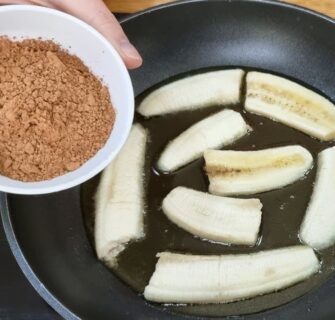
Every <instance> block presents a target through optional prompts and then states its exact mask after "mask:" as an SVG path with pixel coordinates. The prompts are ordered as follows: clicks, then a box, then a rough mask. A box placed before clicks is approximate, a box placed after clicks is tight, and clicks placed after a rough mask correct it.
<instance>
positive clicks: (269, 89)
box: [245, 72, 335, 141]
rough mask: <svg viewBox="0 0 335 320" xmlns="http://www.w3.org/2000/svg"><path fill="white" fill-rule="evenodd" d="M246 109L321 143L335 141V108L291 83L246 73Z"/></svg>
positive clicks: (263, 74) (314, 94)
mask: <svg viewBox="0 0 335 320" xmlns="http://www.w3.org/2000/svg"><path fill="white" fill-rule="evenodd" d="M245 109H246V110H247V111H250V112H252V113H255V114H259V115H262V116H265V117H268V118H271V119H273V120H277V121H279V122H282V123H284V124H286V125H288V126H290V127H293V128H295V129H297V130H300V131H302V132H304V133H307V134H308V135H310V136H312V137H315V138H318V139H320V140H326V141H327V140H333V139H334V138H335V105H334V104H333V103H331V102H330V101H329V100H327V99H326V98H324V97H322V96H321V95H319V94H317V93H315V92H313V91H312V90H309V89H307V88H305V87H303V86H301V85H299V84H297V83H295V82H293V81H290V80H287V79H284V78H281V77H278V76H274V75H271V74H267V73H260V72H249V73H248V75H247V96H246V101H245Z"/></svg>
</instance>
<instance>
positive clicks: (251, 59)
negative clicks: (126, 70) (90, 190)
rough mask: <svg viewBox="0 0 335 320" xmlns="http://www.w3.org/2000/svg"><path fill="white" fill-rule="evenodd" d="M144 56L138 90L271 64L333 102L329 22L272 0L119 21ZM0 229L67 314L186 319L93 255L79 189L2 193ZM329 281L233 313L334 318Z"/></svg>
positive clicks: (211, 4) (198, 4) (172, 9)
mask: <svg viewBox="0 0 335 320" xmlns="http://www.w3.org/2000/svg"><path fill="white" fill-rule="evenodd" d="M123 27H124V28H125V31H126V33H127V34H128V35H129V37H130V39H131V41H132V42H133V43H134V44H135V45H136V46H137V47H138V49H139V51H140V52H141V53H142V55H143V58H144V65H143V67H142V68H141V69H139V70H136V71H132V72H131V77H132V80H133V84H134V87H135V93H136V94H140V93H142V92H143V91H145V90H146V89H148V88H150V87H151V86H153V85H155V84H156V83H159V82H161V81H163V80H165V79H168V78H169V77H171V76H174V75H176V74H180V73H184V72H188V71H190V70H195V69H200V68H208V67H215V66H226V67H229V66H243V67H250V68H257V69H266V70H272V71H273V72H274V73H280V74H285V75H287V76H288V77H291V78H295V79H301V81H303V82H304V83H306V84H308V85H310V86H311V87H314V88H318V89H319V90H320V91H321V93H323V94H325V95H326V96H328V97H329V98H330V99H332V100H333V101H334V100H335V90H334V85H335V64H334V52H335V24H334V21H333V20H331V19H330V18H327V17H324V16H322V15H320V14H317V13H315V12H312V11H309V10H306V9H302V8H299V7H295V6H292V5H288V4H284V3H279V2H274V1H246V0H235V1H230V0H227V1H225V0H222V1H215V0H212V1H198V0H195V1H181V2H177V3H173V4H169V5H165V6H160V7H158V8H155V9H152V10H147V11H145V12H143V13H139V14H136V15H133V16H131V17H130V18H127V19H126V20H124V21H123ZM0 205H1V214H2V219H3V224H4V228H5V232H6V235H7V238H8V241H9V244H10V246H11V249H12V251H13V253H14V255H15V258H16V260H17V261H18V263H19V265H20V267H21V268H22V270H23V272H24V273H25V275H26V276H27V278H28V279H29V281H30V282H31V283H32V285H33V286H34V287H35V289H36V290H37V291H38V292H39V294H40V295H41V296H42V297H43V298H44V299H45V300H46V301H47V302H48V303H49V304H50V305H51V306H52V307H53V308H54V309H55V310H56V311H57V312H59V313H60V314H61V315H62V316H63V317H65V318H66V319H94V320H100V319H101V320H102V319H146V320H150V319H185V316H183V315H181V314H173V313H171V312H170V311H169V308H168V307H162V306H158V305H152V304H150V303H147V302H145V301H144V299H143V298H142V297H141V296H139V295H138V294H137V293H135V292H134V291H132V290H131V289H130V288H129V287H128V286H127V285H125V284H124V283H123V282H122V281H120V280H119V279H118V278H117V277H116V276H115V275H114V274H113V273H112V272H110V271H109V270H108V269H107V268H106V267H105V266H104V265H102V264H101V263H99V262H98V261H97V259H96V256H95V253H94V250H93V248H92V246H91V245H90V242H89V241H88V237H87V234H86V231H85V228H84V224H83V218H82V212H81V203H80V188H79V187H77V188H74V189H70V190H67V191H64V192H59V193H54V194H50V195H43V196H29V197H28V196H18V195H11V194H1V195H0ZM334 301H335V277H331V278H330V279H329V280H328V281H327V282H325V283H323V284H322V285H321V286H320V287H318V288H316V289H314V290H312V291H311V292H309V293H308V294H306V295H304V296H302V297H300V298H299V299H296V300H294V301H292V302H290V303H288V304H285V305H282V306H280V307H277V308H274V309H271V310H268V311H265V312H262V313H259V314H251V315H247V316H240V317H236V318H234V319H250V320H251V319H269V320H270V319H276V320H278V319H306V320H312V319H334V318H335V303H334Z"/></svg>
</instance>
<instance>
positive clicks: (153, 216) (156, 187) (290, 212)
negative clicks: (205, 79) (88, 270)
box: [81, 68, 335, 317]
mask: <svg viewBox="0 0 335 320" xmlns="http://www.w3.org/2000/svg"><path fill="white" fill-rule="evenodd" d="M244 69H245V68H244ZM212 70H213V69H205V70H198V71H197V72H196V73H199V72H200V73H201V72H206V71H212ZM192 74H194V73H188V74H187V75H192ZM187 75H185V74H184V75H179V76H177V77H174V78H172V79H169V81H168V82H170V81H174V80H176V79H179V78H183V77H185V76H187ZM163 84H165V82H164V83H163ZM155 88H156V86H155V87H154V88H153V89H151V90H148V92H151V91H152V90H154V89H155ZM243 91H245V88H244V89H243ZM148 92H145V93H144V94H142V95H140V96H139V97H138V99H137V102H138V103H137V104H139V103H140V101H141V100H142V99H143V97H145V96H146V95H147V94H148ZM243 96H244V93H243ZM222 109H225V107H222V106H213V107H212V108H208V109H206V110H196V111H185V112H181V113H177V114H171V115H164V116H161V117H153V118H150V119H144V118H143V117H141V116H137V117H136V119H135V122H139V123H141V124H142V126H144V127H145V128H147V129H148V130H149V135H150V142H149V144H148V148H147V155H146V169H145V175H146V179H145V181H146V183H145V184H146V196H145V203H146V204H145V218H144V219H145V230H146V231H145V232H146V236H145V238H144V239H143V240H140V241H137V242H133V243H131V244H130V245H129V246H128V247H127V248H126V249H125V250H124V251H123V252H122V253H121V254H120V256H119V258H118V265H117V266H116V267H114V268H113V271H114V272H115V273H116V274H117V275H118V276H119V277H120V278H121V279H122V280H123V281H124V282H125V283H127V284H128V285H129V286H130V287H131V288H133V289H134V290H135V291H137V292H138V293H139V294H141V293H142V292H143V291H144V288H145V286H146V285H147V284H148V282H149V280H150V277H151V275H152V273H153V272H154V270H155V265H156V262H157V260H158V259H157V258H156V254H157V253H159V252H164V251H172V252H179V253H186V254H200V255H207V254H213V255H220V254H241V253H251V252H258V251H260V250H268V249H275V248H280V247H285V246H293V245H299V244H300V241H299V239H298V231H299V228H300V224H301V221H302V219H303V217H304V215H305V210H306V208H307V205H308V202H309V199H310V196H311V194H312V189H313V182H314V180H315V175H316V167H317V166H316V165H314V167H313V169H312V170H311V171H310V172H309V173H308V175H307V176H306V178H304V179H302V180H299V181H297V182H295V183H293V184H291V185H289V186H287V187H284V188H281V189H278V190H273V191H269V192H265V193H261V194H255V195H251V196H244V197H245V198H259V199H260V200H261V202H262V203H263V209H262V211H263V215H262V226H261V231H260V235H261V237H260V238H259V241H258V243H257V245H256V246H254V247H249V246H236V245H231V246H229V245H223V244H220V243H213V242H209V241H205V240H202V239H200V238H197V237H194V236H193V235H192V234H190V233H188V232H186V231H184V230H183V229H181V228H179V227H178V226H177V225H175V224H173V223H172V222H170V221H169V219H168V218H167V217H166V216H165V214H164V213H163V211H162V208H161V207H162V201H163V199H164V197H165V196H166V195H167V194H168V193H169V192H170V191H171V190H172V189H173V188H175V187H177V186H185V187H188V188H191V189H195V190H199V191H203V192H208V179H207V177H206V174H205V172H204V169H203V168H204V160H203V158H201V159H199V160H196V161H194V162H192V163H191V164H189V165H186V166H185V167H183V168H181V169H179V170H177V171H176V172H174V173H172V174H168V175H167V174H159V173H158V172H157V170H155V165H156V164H157V159H158V158H159V156H160V154H161V152H162V151H163V149H164V147H165V146H166V145H167V144H168V143H169V141H171V140H172V139H173V138H174V137H176V136H178V135H179V134H180V133H182V132H183V131H184V130H186V129H187V128H188V127H190V126H191V125H192V124H194V123H195V122H197V121H200V120H201V119H203V118H204V117H206V116H209V115H211V114H213V113H215V112H217V111H219V110H222ZM229 109H231V110H235V111H238V112H240V113H241V114H242V115H243V117H244V119H245V120H246V122H247V123H248V124H249V125H250V126H251V127H252V128H253V131H252V133H250V134H249V135H247V136H245V137H243V138H242V139H239V140H238V141H237V142H235V143H234V144H233V145H230V146H227V147H226V148H224V149H226V150H246V151H253V150H261V149H266V148H272V147H280V146H287V145H293V144H298V145H301V146H303V147H305V148H306V149H307V150H309V151H310V152H311V153H312V155H313V158H314V160H315V161H317V156H318V153H319V152H320V151H322V150H324V149H326V148H328V147H331V146H334V145H335V143H334V142H320V141H318V140H317V139H313V138H311V137H309V136H307V135H306V134H304V133H301V132H298V131H297V130H294V129H292V128H289V127H287V126H285V125H283V124H280V123H278V122H274V121H273V120H270V119H266V118H264V117H260V116H257V115H253V114H250V113H246V112H245V111H244V107H243V103H241V104H239V105H235V106H230V107H229ZM98 182H99V177H96V178H95V179H93V180H91V181H90V182H88V183H85V184H84V185H83V186H82V192H81V201H82V208H83V214H84V221H85V223H86V228H87V231H88V234H89V236H90V240H91V243H92V246H94V242H93V223H94V201H93V198H94V194H95V192H96V189H97V184H98ZM319 258H320V259H321V261H322V268H321V271H320V272H319V273H317V274H316V275H314V276H312V277H310V278H309V279H307V280H306V281H303V282H301V283H299V284H297V285H294V286H292V287H290V288H287V289H284V290H281V291H279V292H275V293H271V294H266V295H264V296H258V297H255V298H252V299H247V300H244V301H238V302H234V303H229V304H216V305H213V304H211V305H187V306H182V305H181V306H177V307H173V306H169V307H168V308H169V309H171V310H172V311H175V312H180V313H182V314H187V315H197V316H216V317H218V316H232V315H241V314H250V313H256V312H261V311H264V310H268V309H271V308H274V307H277V306H279V305H283V304H285V303H288V302H289V301H292V300H294V299H297V298H299V297H301V296H303V295H304V294H306V293H307V292H309V291H310V290H312V289H314V288H317V287H318V286H320V284H322V283H323V282H324V281H326V280H327V279H328V278H329V276H330V275H331V274H332V273H333V272H334V269H335V253H334V250H333V248H328V249H327V250H323V251H321V252H320V254H319Z"/></svg>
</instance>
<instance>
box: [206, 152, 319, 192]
mask: <svg viewBox="0 0 335 320" xmlns="http://www.w3.org/2000/svg"><path fill="white" fill-rule="evenodd" d="M204 157H205V161H206V170H207V173H208V177H209V181H210V185H209V191H210V193H213V194H217V195H236V194H255V193H259V192H264V191H269V190H273V189H277V188H281V187H284V186H286V185H288V184H290V183H293V182H295V181H296V180H298V179H300V178H302V177H303V176H304V175H305V174H306V173H307V172H308V170H309V169H310V168H311V167H312V164H313V157H312V155H311V154H310V153H309V152H308V151H307V150H306V149H305V148H303V147H300V146H287V147H280V148H272V149H265V150H259V151H218V150H207V151H206V152H205V153H204Z"/></svg>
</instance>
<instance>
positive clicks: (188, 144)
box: [158, 110, 251, 172]
mask: <svg viewBox="0 0 335 320" xmlns="http://www.w3.org/2000/svg"><path fill="white" fill-rule="evenodd" d="M250 130H251V128H250V127H249V126H248V125H247V124H246V122H245V121H244V119H243V118H242V116H241V115H240V114H239V113H238V112H235V111H232V110H223V111H221V112H218V113H216V114H214V115H212V116H209V117H208V118H205V119H204V120H201V121H200V122H197V123H196V124H194V125H193V126H191V127H190V128H188V129H187V130H186V131H184V132H183V133H182V134H180V135H179V136H178V137H177V138H175V139H174V140H173V141H171V142H170V143H169V144H168V145H167V147H166V148H165V150H164V151H163V153H162V155H161V157H160V159H159V160H158V169H159V170H161V171H164V172H171V171H174V170H176V169H178V168H180V167H182V166H184V165H186V164H187V163H189V162H191V161H193V160H195V159H197V158H200V157H201V156H202V154H203V152H204V151H205V150H207V149H210V148H211V149H216V148H220V147H222V146H224V145H228V144H231V143H233V142H234V141H236V140H237V139H239V138H241V137H243V136H244V135H246V134H247V133H248V131H250Z"/></svg>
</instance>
